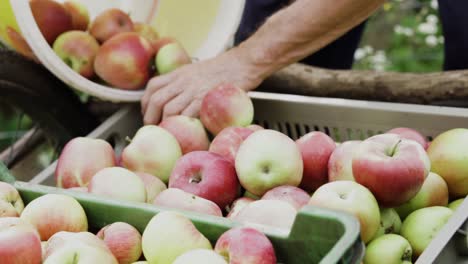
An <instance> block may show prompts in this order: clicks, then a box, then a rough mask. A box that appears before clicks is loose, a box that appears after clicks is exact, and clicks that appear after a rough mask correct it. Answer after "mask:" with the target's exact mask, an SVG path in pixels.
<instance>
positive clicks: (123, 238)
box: [96, 222, 142, 264]
mask: <svg viewBox="0 0 468 264" xmlns="http://www.w3.org/2000/svg"><path fill="white" fill-rule="evenodd" d="M96 235H97V237H99V238H100V239H102V240H103V241H104V243H105V244H106V245H107V247H108V248H109V249H110V251H111V252H112V254H113V255H114V256H115V257H116V258H117V261H118V262H119V263H120V264H127V263H128V264H130V263H133V262H135V261H137V260H138V259H140V256H141V253H142V250H141V235H140V233H139V232H138V230H136V228H135V227H133V226H131V225H129V224H127V223H124V222H115V223H113V224H110V225H107V226H105V227H103V228H102V229H101V230H99V232H98V233H97V234H96Z"/></svg>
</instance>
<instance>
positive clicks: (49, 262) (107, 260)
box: [43, 243, 118, 264]
mask: <svg viewBox="0 0 468 264" xmlns="http://www.w3.org/2000/svg"><path fill="white" fill-rule="evenodd" d="M63 263H77V264H85V263H86V264H87V263H99V264H117V263H118V262H117V260H116V259H115V257H114V256H113V255H112V254H111V253H110V252H109V251H108V250H104V249H100V248H95V247H92V246H89V245H86V244H83V243H68V244H67V245H65V246H63V247H61V248H60V249H58V250H57V251H55V252H54V253H53V254H51V255H50V256H49V257H47V258H46V259H45V260H44V262H43V264H63Z"/></svg>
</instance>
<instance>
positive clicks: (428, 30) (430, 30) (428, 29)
mask: <svg viewBox="0 0 468 264" xmlns="http://www.w3.org/2000/svg"><path fill="white" fill-rule="evenodd" d="M418 31H419V32H421V33H423V34H427V35H434V34H435V33H436V32H437V26H436V25H434V24H431V23H421V24H419V26H418Z"/></svg>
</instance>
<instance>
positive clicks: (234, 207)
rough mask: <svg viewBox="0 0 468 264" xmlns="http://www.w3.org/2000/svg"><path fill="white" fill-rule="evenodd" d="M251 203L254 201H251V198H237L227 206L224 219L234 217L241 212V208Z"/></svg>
mask: <svg viewBox="0 0 468 264" xmlns="http://www.w3.org/2000/svg"><path fill="white" fill-rule="evenodd" d="M253 201H255V200H254V199H252V198H248V197H240V198H237V199H236V200H235V201H234V202H233V203H232V204H231V206H229V208H227V211H228V214H227V216H226V217H227V218H231V217H235V216H236V215H237V214H238V213H239V212H240V211H241V210H242V208H244V207H245V206H246V205H248V204H249V203H251V202H253Z"/></svg>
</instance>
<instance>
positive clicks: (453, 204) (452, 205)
mask: <svg viewBox="0 0 468 264" xmlns="http://www.w3.org/2000/svg"><path fill="white" fill-rule="evenodd" d="M464 200H465V198H460V199H458V200H455V201H453V202H451V203H449V204H448V208H450V209H452V210H454V211H455V210H457V209H458V207H459V206H460V205H461V204H462V203H463V201H464Z"/></svg>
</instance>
